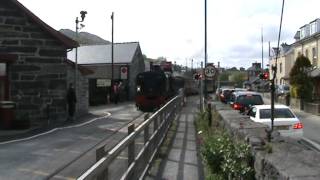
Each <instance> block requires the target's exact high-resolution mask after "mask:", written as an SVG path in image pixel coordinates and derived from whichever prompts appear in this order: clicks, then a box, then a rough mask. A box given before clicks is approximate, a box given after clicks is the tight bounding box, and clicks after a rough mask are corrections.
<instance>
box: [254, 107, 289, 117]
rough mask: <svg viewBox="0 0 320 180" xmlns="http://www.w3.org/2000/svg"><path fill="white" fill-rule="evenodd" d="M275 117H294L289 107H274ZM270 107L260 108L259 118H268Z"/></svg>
mask: <svg viewBox="0 0 320 180" xmlns="http://www.w3.org/2000/svg"><path fill="white" fill-rule="evenodd" d="M274 117H275V118H294V115H293V114H292V112H291V111H290V110H289V109H286V108H275V109H274ZM270 118H271V109H260V119H270Z"/></svg>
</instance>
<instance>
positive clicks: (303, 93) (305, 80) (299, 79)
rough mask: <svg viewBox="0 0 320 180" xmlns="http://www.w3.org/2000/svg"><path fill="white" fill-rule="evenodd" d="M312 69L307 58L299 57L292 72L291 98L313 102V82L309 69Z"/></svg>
mask: <svg viewBox="0 0 320 180" xmlns="http://www.w3.org/2000/svg"><path fill="white" fill-rule="evenodd" d="M310 67H311V63H310V60H309V59H308V58H307V57H305V56H303V55H302V56H299V57H298V58H297V60H296V62H295V64H294V66H293V67H292V69H291V71H290V74H289V76H290V85H291V89H293V90H291V91H290V93H291V94H290V95H291V97H295V98H301V99H304V100H311V98H312V89H313V85H312V81H311V78H310V77H309V76H308V73H307V72H308V69H309V68H310Z"/></svg>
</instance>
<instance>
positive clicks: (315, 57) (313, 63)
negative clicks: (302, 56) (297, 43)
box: [312, 48, 318, 66]
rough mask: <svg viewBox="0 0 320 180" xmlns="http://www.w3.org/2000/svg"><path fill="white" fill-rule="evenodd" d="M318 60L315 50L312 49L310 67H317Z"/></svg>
mask: <svg viewBox="0 0 320 180" xmlns="http://www.w3.org/2000/svg"><path fill="white" fill-rule="evenodd" d="M317 60H318V58H317V50H316V48H312V65H313V66H317V65H318V61H317Z"/></svg>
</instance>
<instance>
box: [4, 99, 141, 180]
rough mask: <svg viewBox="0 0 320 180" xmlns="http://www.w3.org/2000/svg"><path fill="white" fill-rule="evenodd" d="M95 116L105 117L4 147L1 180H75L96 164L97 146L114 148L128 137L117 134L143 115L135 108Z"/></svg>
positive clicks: (106, 109)
mask: <svg viewBox="0 0 320 180" xmlns="http://www.w3.org/2000/svg"><path fill="white" fill-rule="evenodd" d="M91 112H92V113H100V114H104V117H102V118H98V119H92V122H90V123H88V124H83V125H81V126H73V127H66V128H63V129H59V130H56V131H54V132H51V133H48V134H43V135H41V136H38V137H35V138H31V139H27V140H21V141H15V142H10V143H0V162H1V163H0V179H1V180H2V179H4V180H16V179H19V180H20V179H28V180H33V179H35V180H38V179H68V180H71V179H75V178H76V177H78V176H79V175H80V174H81V173H82V172H83V171H84V170H86V169H87V168H89V167H90V166H91V165H92V164H93V163H94V162H95V147H96V146H97V145H98V147H99V146H100V145H101V144H103V143H106V142H109V148H111V147H112V145H114V144H116V143H117V142H119V141H120V140H121V139H122V138H123V137H124V136H125V135H126V134H127V131H126V129H122V130H121V131H119V132H118V133H114V132H115V131H116V130H117V129H119V128H120V127H122V126H124V125H125V124H127V123H128V122H130V121H132V120H133V119H135V118H136V117H138V116H139V115H141V114H142V113H141V112H140V111H137V110H136V108H135V106H134V104H119V105H118V106H111V107H110V106H109V107H106V106H105V107H98V108H95V109H94V110H93V111H91ZM107 112H109V113H107ZM106 139H107V140H106Z"/></svg>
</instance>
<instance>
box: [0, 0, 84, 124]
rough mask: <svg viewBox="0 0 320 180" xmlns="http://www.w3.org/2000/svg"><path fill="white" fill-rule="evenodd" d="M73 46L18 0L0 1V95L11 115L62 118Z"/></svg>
mask: <svg viewBox="0 0 320 180" xmlns="http://www.w3.org/2000/svg"><path fill="white" fill-rule="evenodd" d="M77 46H78V43H77V42H75V41H73V40H71V39H69V38H68V37H66V36H64V35H63V34H61V33H59V32H58V31H56V30H54V29H53V28H51V27H50V26H49V25H47V24H46V23H44V22H43V21H42V20H40V19H39V18H38V17H37V16H36V15H34V14H33V13H32V12H31V11H29V10H28V9H27V8H25V7H24V6H23V5H22V4H21V3H19V2H18V1H17V0H1V1H0V101H13V102H15V104H16V108H15V115H16V119H24V120H30V122H31V125H34V126H36V125H40V126H41V125H45V124H47V123H48V122H51V123H54V122H59V121H62V120H65V119H66V117H67V114H66V112H67V108H66V99H65V98H66V92H67V86H68V83H69V82H73V81H74V79H72V78H73V77H72V74H74V69H73V68H72V66H71V65H70V63H68V62H67V51H68V50H71V49H73V48H75V47H77ZM79 74H81V73H79ZM68 78H69V79H68ZM80 79H81V78H80ZM80 101H84V104H85V101H88V100H85V99H82V100H80ZM85 108H86V107H85Z"/></svg>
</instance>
